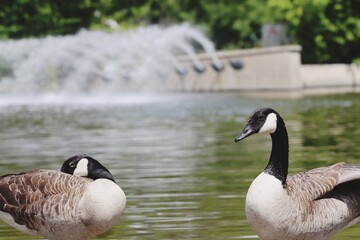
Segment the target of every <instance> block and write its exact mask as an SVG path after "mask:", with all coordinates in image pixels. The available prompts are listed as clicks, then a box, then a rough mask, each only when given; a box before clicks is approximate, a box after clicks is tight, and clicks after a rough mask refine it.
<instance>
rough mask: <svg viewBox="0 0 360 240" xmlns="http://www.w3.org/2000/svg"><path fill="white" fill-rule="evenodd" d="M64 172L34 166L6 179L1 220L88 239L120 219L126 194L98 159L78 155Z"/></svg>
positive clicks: (0, 188) (51, 235) (27, 229)
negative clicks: (32, 168)
mask: <svg viewBox="0 0 360 240" xmlns="http://www.w3.org/2000/svg"><path fill="white" fill-rule="evenodd" d="M61 171H62V172H60V171H54V170H32V171H28V172H23V173H19V174H8V175H4V176H1V177H0V218H1V219H2V220H4V221H5V222H6V223H8V224H9V225H11V226H12V227H15V228H16V229H18V230H20V231H22V232H24V233H28V234H34V235H41V236H44V237H46V238H48V239H49V240H58V239H59V240H60V239H61V240H63V239H69V240H83V239H88V238H90V237H93V236H95V235H98V234H100V233H103V232H105V231H107V230H109V229H110V228H111V227H112V226H113V225H114V224H115V223H117V221H118V220H119V217H120V215H121V214H122V211H123V210H124V207H125V203H126V197H125V194H124V192H123V190H122V189H121V188H120V187H119V186H118V185H117V184H116V183H115V181H114V179H113V177H112V175H111V173H110V172H109V171H108V170H107V169H106V168H105V167H104V166H103V165H101V164H100V163H99V162H98V161H97V160H95V159H94V158H91V157H89V156H86V155H77V156H73V157H71V158H69V159H68V160H66V161H65V162H64V164H63V166H62V168H61Z"/></svg>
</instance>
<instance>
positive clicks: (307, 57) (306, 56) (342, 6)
mask: <svg viewBox="0 0 360 240" xmlns="http://www.w3.org/2000/svg"><path fill="white" fill-rule="evenodd" d="M268 4H269V8H270V9H271V11H272V13H273V18H274V21H277V22H283V23H285V24H287V25H288V29H289V34H290V36H291V38H292V41H293V42H294V43H297V44H300V45H301V46H302V47H303V53H302V61H303V63H338V62H344V63H350V62H352V61H353V60H354V59H356V58H358V57H360V41H359V39H360V11H359V9H360V1H348V0H311V1H310V0H302V1H300V0H297V1H296V0H283V1H277V0H269V1H268Z"/></svg>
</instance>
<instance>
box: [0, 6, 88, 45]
mask: <svg viewBox="0 0 360 240" xmlns="http://www.w3.org/2000/svg"><path fill="white" fill-rule="evenodd" d="M0 3H1V8H0V37H2V38H23V37H32V36H35V37H40V36H46V35H49V34H51V35H60V34H70V33H74V32H76V31H78V30H79V29H80V28H87V27H89V26H90V23H91V21H92V18H93V12H94V6H93V5H94V3H93V1H90V0H72V1H61V0H52V1H46V0H21V1H12V0H1V1H0Z"/></svg>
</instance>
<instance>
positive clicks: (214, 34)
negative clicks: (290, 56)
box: [0, 0, 360, 63]
mask: <svg viewBox="0 0 360 240" xmlns="http://www.w3.org/2000/svg"><path fill="white" fill-rule="evenodd" d="M0 3H1V8H0V38H2V39H9V38H13V39H18V38H28V37H44V36H47V35H64V34H72V33H76V32H77V31H79V30H80V29H81V28H87V29H102V30H115V29H116V28H117V27H118V29H117V30H124V29H131V28H136V27H139V26H146V25H149V24H162V25H165V26H166V25H171V24H177V23H181V22H184V21H186V22H190V23H191V24H193V25H196V26H199V27H200V28H202V29H203V30H204V31H205V33H206V34H207V36H208V37H209V38H210V39H211V40H212V41H213V42H214V44H215V45H216V48H217V49H236V48H252V47H260V46H261V29H262V26H263V25H264V24H267V23H282V24H284V25H285V26H286V29H287V34H288V37H289V38H290V42H291V43H292V44H299V45H301V46H302V47H303V52H302V58H303V59H302V61H303V63H340V62H341V63H351V62H360V11H359V9H360V1H359V0H282V1H278V0H222V1H218V0H206V1H194V0H181V1H178V0H126V1H115V0H72V1H62V0H15V1H14V0H0Z"/></svg>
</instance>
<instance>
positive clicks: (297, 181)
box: [235, 108, 360, 240]
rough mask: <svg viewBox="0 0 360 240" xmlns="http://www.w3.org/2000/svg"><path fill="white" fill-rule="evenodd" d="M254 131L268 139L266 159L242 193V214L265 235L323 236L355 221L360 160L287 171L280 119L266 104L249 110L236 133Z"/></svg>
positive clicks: (268, 239) (270, 238) (269, 238)
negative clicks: (241, 127)
mask: <svg viewBox="0 0 360 240" xmlns="http://www.w3.org/2000/svg"><path fill="white" fill-rule="evenodd" d="M256 133H268V134H270V135H271V139H272V150H271V154H270V159H269V162H268V164H267V165H266V167H265V169H264V171H263V172H262V173H261V174H260V175H259V176H257V177H256V178H255V180H254V181H253V182H252V183H251V185H250V188H249V190H248V193H247V195H246V203H245V209H246V218H247V221H248V223H249V224H250V226H251V227H252V228H253V230H254V231H255V232H256V233H257V234H258V235H259V237H260V238H261V239H264V240H278V239H288V240H289V239H291V240H300V239H301V240H326V239H330V238H331V237H332V236H334V235H335V234H336V233H337V232H339V231H340V230H342V229H344V228H347V227H349V226H351V225H353V224H355V223H356V222H358V221H359V217H360V165H357V164H347V163H337V164H334V165H332V166H328V167H321V168H316V169H312V170H309V171H306V172H301V173H298V174H294V175H288V158H289V141H288V134H287V130H286V127H285V123H284V121H283V119H282V118H281V116H280V115H279V113H277V112H276V111H275V110H273V109H271V108H261V109H258V110H256V111H254V112H253V113H252V115H251V116H250V117H249V119H248V122H247V124H246V126H245V128H244V130H243V131H242V132H241V134H240V135H239V136H238V137H236V138H235V142H238V141H241V140H243V139H244V138H246V137H249V136H251V135H253V134H256Z"/></svg>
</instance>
